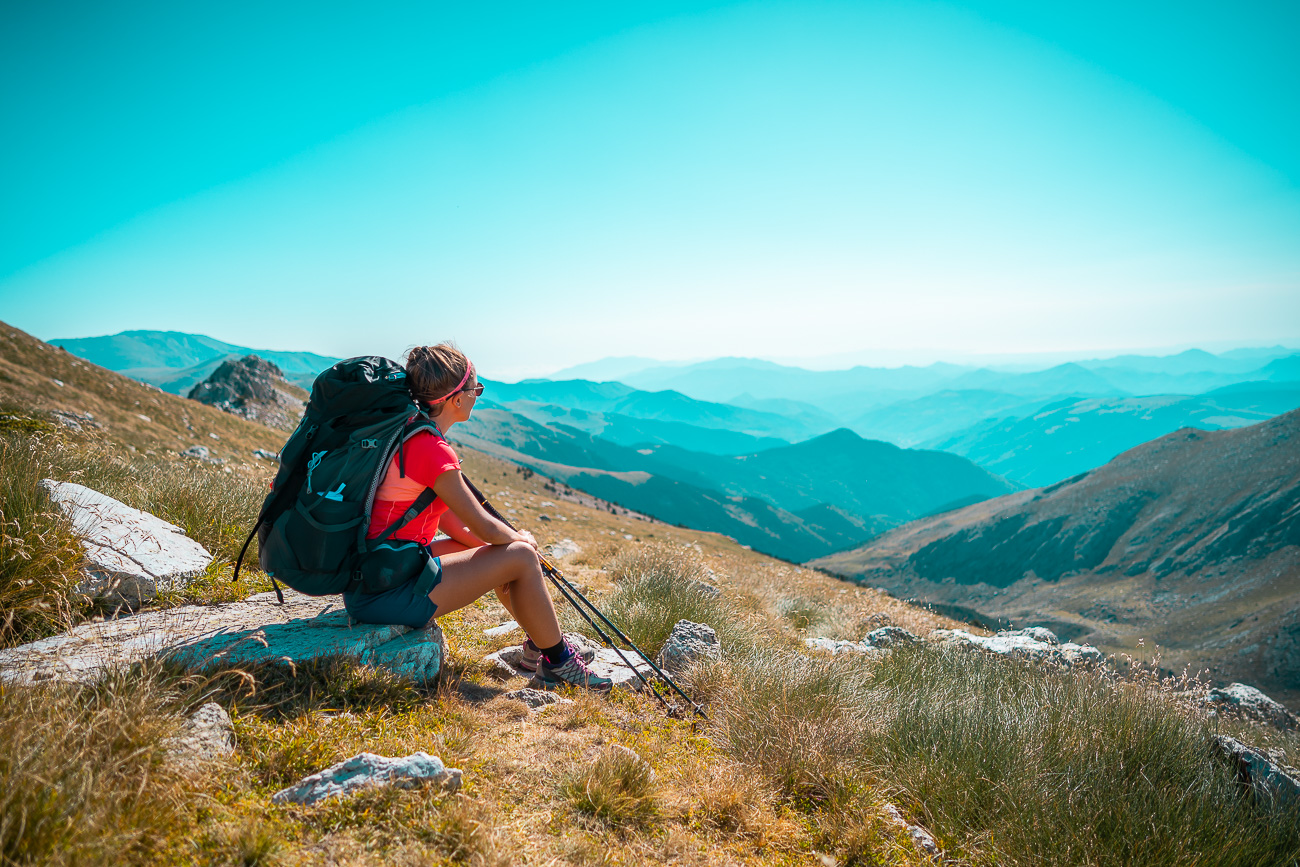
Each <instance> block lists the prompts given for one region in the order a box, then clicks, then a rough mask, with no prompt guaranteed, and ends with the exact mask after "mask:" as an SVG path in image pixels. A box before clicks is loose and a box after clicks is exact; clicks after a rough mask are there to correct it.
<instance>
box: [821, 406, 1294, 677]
mask: <svg viewBox="0 0 1300 867" xmlns="http://www.w3.org/2000/svg"><path fill="white" fill-rule="evenodd" d="M1162 409H1163V408H1159V407H1157V408H1153V409H1152V412H1158V411H1161V410H1162ZM1080 424H1082V422H1080ZM813 565H816V566H820V567H822V568H825V569H829V570H831V571H834V572H837V573H839V574H842V575H846V576H851V577H854V578H856V579H858V580H861V581H864V582H866V583H869V584H872V585H874V586H881V587H885V588H886V589H888V590H890V591H891V592H893V593H895V594H897V595H899V596H904V597H909V598H912V597H915V598H919V599H923V600H927V601H930V602H935V603H940V604H944V605H959V606H963V607H967V608H970V609H973V610H975V611H977V612H979V613H981V614H983V615H985V616H987V617H989V618H994V619H996V618H1009V619H1011V620H1013V621H1015V622H1016V623H1017V624H1020V625H1029V624H1039V623H1041V624H1043V625H1047V626H1050V627H1051V628H1053V629H1056V630H1057V631H1058V633H1060V634H1061V635H1062V636H1063V637H1065V638H1071V639H1075V638H1080V639H1083V640H1086V641H1088V642H1091V643H1093V644H1096V645H1098V646H1100V647H1103V648H1104V649H1106V650H1109V651H1112V652H1131V653H1138V654H1140V655H1141V654H1144V653H1145V651H1141V650H1139V646H1138V641H1139V639H1145V641H1146V647H1147V648H1148V649H1149V648H1150V647H1151V646H1152V642H1154V643H1155V644H1157V645H1159V647H1160V649H1161V653H1162V654H1163V664H1164V665H1165V666H1167V667H1170V668H1172V669H1174V670H1180V669H1181V668H1182V666H1183V665H1190V666H1192V667H1193V668H1194V669H1195V668H1199V667H1209V668H1211V669H1212V672H1213V675H1214V677H1215V679H1216V680H1218V679H1222V680H1242V681H1246V682H1250V683H1258V684H1259V685H1260V686H1261V687H1262V688H1264V689H1266V690H1268V691H1269V692H1274V691H1276V692H1277V693H1279V694H1281V695H1285V696H1287V697H1289V698H1291V699H1296V698H1300V411H1295V412H1290V413H1287V414H1285V415H1281V416H1278V417H1276V418H1272V419H1270V420H1268V421H1264V422H1261V423H1258V424H1254V425H1251V426H1249V427H1244V428H1239V429H1236V430H1230V431H1209V432H1202V431H1195V430H1180V431H1177V432H1175V433H1171V434H1168V435H1166V436H1164V437H1161V438H1159V439H1156V440H1155V441H1153V442H1148V443H1145V444H1143V445H1141V446H1138V447H1137V448H1134V449H1131V450H1129V451H1127V452H1125V453H1124V454H1122V455H1120V456H1119V457H1117V458H1115V459H1114V460H1113V461H1111V462H1109V463H1107V464H1105V465H1104V466H1102V467H1100V468H1097V469H1094V470H1092V471H1091V472H1088V473H1085V474H1082V475H1081V476H1079V477H1077V478H1073V479H1070V480H1068V481H1064V482H1061V483H1058V484H1055V485H1052V486H1050V487H1046V488H1039V489H1033V490H1027V491H1021V492H1018V493H1013V494H1010V495H1008V496H1004V497H1001V498H998V499H993V500H987V501H985V502H982V503H979V504H976V505H972V506H970V507H967V508H964V509H961V510H957V511H952V512H948V513H946V514H943V515H937V516H934V517H930V518H925V519H922V520H918V521H914V522H912V523H910V524H907V525H905V526H903V527H899V528H897V529H895V530H892V531H890V532H888V533H885V534H884V535H882V536H880V537H879V538H877V539H874V540H872V541H871V542H870V543H868V544H867V545H866V546H864V547H862V548H859V549H856V550H852V551H846V552H842V553H839V554H835V555H832V556H829V557H825V558H821V559H819V560H815V561H813Z"/></svg>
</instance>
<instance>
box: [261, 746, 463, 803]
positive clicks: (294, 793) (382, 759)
mask: <svg viewBox="0 0 1300 867" xmlns="http://www.w3.org/2000/svg"><path fill="white" fill-rule="evenodd" d="M426 782H432V783H435V784H437V785H439V786H441V787H442V788H444V789H445V790H446V791H448V792H455V791H457V790H458V789H459V788H460V783H461V772H460V770H459V769H457V768H449V767H447V766H446V765H444V764H443V763H442V759H440V758H438V757H437V756H431V755H429V754H428V753H426V752H418V753H412V754H411V755H409V756H405V757H403V758H398V759H390V758H387V757H386V756H379V755H375V754H374V753H359V754H358V755H355V756H353V757H352V758H350V759H348V760H346V761H343V762H339V763H338V764H337V765H334V766H333V767H330V768H327V769H326V770H323V771H321V772H319V773H316V774H312V775H311V776H309V777H304V778H303V779H301V780H299V781H298V782H297V783H295V784H294V785H292V786H289V787H288V788H286V789H281V790H280V791H278V792H276V793H275V794H274V795H272V796H271V800H272V801H273V802H275V803H277V804H287V803H294V804H315V803H316V802H318V801H322V800H324V799H326V798H336V797H342V796H344V795H350V794H353V793H355V792H358V791H360V790H361V789H368V788H373V787H375V786H396V787H398V788H405V789H410V788H414V787H415V786H418V785H420V784H421V783H426Z"/></svg>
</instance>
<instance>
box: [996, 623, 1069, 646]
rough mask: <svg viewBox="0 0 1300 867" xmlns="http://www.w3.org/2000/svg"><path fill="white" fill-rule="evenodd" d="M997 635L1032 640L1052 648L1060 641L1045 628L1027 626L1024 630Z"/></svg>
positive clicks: (1053, 633)
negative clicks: (1049, 645)
mask: <svg viewBox="0 0 1300 867" xmlns="http://www.w3.org/2000/svg"><path fill="white" fill-rule="evenodd" d="M999 634H1001V635H1010V636H1023V637H1025V638H1032V639H1033V640H1034V641H1041V642H1043V643H1044V644H1051V645H1054V646H1055V645H1059V644H1060V643H1061V641H1060V639H1059V638H1057V637H1056V633H1055V632H1053V631H1052V630H1050V629H1048V628H1047V627H1046V626H1029V627H1026V628H1025V629H1017V630H1015V631H1007V632H1002V633H999Z"/></svg>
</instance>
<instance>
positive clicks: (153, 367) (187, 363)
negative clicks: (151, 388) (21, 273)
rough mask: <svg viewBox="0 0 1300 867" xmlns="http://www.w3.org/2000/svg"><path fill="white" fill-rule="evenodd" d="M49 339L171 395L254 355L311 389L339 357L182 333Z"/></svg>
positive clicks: (79, 354)
mask: <svg viewBox="0 0 1300 867" xmlns="http://www.w3.org/2000/svg"><path fill="white" fill-rule="evenodd" d="M49 342H50V343H51V344H54V345H57V346H61V347H63V348H64V349H66V350H67V351H68V352H71V353H72V354H73V355H76V356H78V357H79V358H84V359H86V360H87V361H90V362H93V363H94V364H98V365H99V366H100V367H105V368H108V369H109V370H114V371H117V372H118V373H121V374H124V375H126V376H129V377H131V378H132V379H138V380H140V381H141V382H147V383H149V384H150V385H156V386H158V387H159V388H162V389H163V390H164V391H168V392H170V393H172V394H185V393H187V392H188V391H189V390H190V389H191V388H193V387H194V385H196V384H197V383H199V382H201V381H202V380H204V379H206V378H207V377H208V376H210V375H211V374H212V372H213V371H214V370H216V369H217V367H218V366H219V365H220V364H221V362H222V361H224V360H226V359H227V358H230V357H232V356H234V357H237V358H242V357H244V356H246V355H257V356H258V357H260V358H264V359H266V360H267V361H271V362H274V363H275V365H276V366H277V367H279V368H280V370H281V371H283V372H284V375H285V378H286V379H287V380H289V381H290V382H293V383H295V384H297V385H301V386H303V387H310V386H311V382H312V380H313V379H315V378H316V375H317V374H318V373H320V372H321V371H322V370H325V369H326V368H327V367H329V366H330V365H332V364H334V363H335V362H336V361H338V360H339V359H337V358H331V357H330V356H327V355H317V354H316V353H314V352H283V351H280V350H275V349H250V348H248V347H246V346H236V345H234V344H233V343H226V342H224V341H221V340H217V339H216V338H213V337H207V336H205V335H202V334H186V333H184V332H180V331H123V332H122V333H121V334H113V335H108V336H104V337H79V338H69V339H56V340H51V341H49Z"/></svg>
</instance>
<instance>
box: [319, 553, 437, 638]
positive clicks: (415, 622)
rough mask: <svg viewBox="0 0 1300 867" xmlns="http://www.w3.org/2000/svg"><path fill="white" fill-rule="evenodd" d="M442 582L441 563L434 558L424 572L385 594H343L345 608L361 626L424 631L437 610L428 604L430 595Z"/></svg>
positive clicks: (384, 592)
mask: <svg viewBox="0 0 1300 867" xmlns="http://www.w3.org/2000/svg"><path fill="white" fill-rule="evenodd" d="M441 582H442V560H441V558H438V557H431V558H430V559H429V562H428V564H427V565H426V566H425V568H424V571H423V572H421V573H420V574H419V575H417V576H416V577H415V578H412V579H411V580H410V581H407V582H406V583H405V584H399V585H397V586H396V587H394V588H392V589H391V590H385V591H383V592H382V593H344V594H343V607H344V608H346V609H347V612H348V615H349V616H351V617H352V619H353V620H355V621H357V622H358V623H378V624H384V625H394V626H409V627H411V628H412V629H423V628H424V627H425V626H427V625H428V624H429V622H430V621H431V620H433V617H434V615H435V614H437V613H438V606H437V605H434V604H433V603H432V602H430V601H429V593H430V592H431V591H432V590H433V588H435V587H437V586H438V585H439V584H440V583H441Z"/></svg>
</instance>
